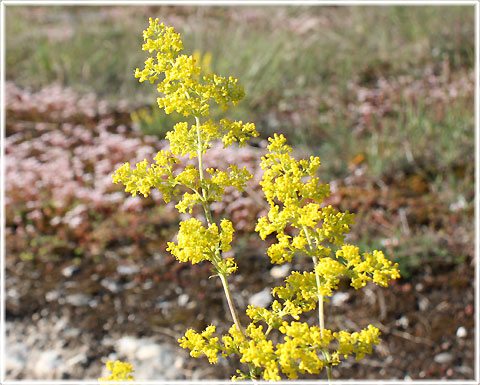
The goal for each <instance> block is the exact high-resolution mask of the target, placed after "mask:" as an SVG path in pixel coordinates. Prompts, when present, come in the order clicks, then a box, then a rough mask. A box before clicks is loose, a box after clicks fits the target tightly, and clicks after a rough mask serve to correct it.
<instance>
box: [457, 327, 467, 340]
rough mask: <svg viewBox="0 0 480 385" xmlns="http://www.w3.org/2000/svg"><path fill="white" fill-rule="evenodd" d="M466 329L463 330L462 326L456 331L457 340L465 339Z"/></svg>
mask: <svg viewBox="0 0 480 385" xmlns="http://www.w3.org/2000/svg"><path fill="white" fill-rule="evenodd" d="M467 334H468V333H467V329H465V328H464V327H463V326H460V327H459V328H458V329H457V337H458V338H465V337H466V336H467Z"/></svg>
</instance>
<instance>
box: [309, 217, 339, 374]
mask: <svg viewBox="0 0 480 385" xmlns="http://www.w3.org/2000/svg"><path fill="white" fill-rule="evenodd" d="M303 232H304V233H305V237H306V238H307V242H308V246H309V247H310V251H312V252H313V251H314V248H313V243H312V241H311V239H310V234H309V233H308V230H307V228H306V227H305V226H303ZM312 259H313V271H314V272H315V281H316V282H317V290H318V322H319V325H320V332H321V333H322V336H323V331H324V330H325V318H324V315H323V295H322V294H320V276H319V275H318V273H317V264H318V260H317V257H316V256H315V255H313V256H312ZM322 353H323V356H324V357H325V360H326V361H327V362H329V361H330V354H329V353H328V350H327V349H326V348H323V349H322ZM326 367H327V377H328V381H329V382H330V381H333V376H332V367H331V366H330V365H326Z"/></svg>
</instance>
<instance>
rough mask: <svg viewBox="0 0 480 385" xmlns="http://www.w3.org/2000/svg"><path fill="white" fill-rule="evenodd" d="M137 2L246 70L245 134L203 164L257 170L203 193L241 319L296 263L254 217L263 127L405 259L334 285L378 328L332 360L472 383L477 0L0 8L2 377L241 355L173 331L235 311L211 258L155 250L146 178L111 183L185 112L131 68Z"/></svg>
mask: <svg viewBox="0 0 480 385" xmlns="http://www.w3.org/2000/svg"><path fill="white" fill-rule="evenodd" d="M148 17H153V18H155V17H158V18H159V19H160V20H162V21H164V22H165V23H166V24H168V25H171V26H174V27H175V28H176V30H177V31H178V32H180V33H181V34H182V37H183V41H184V45H185V51H186V53H189V54H194V55H195V57H196V58H197V59H198V60H199V61H200V62H201V63H202V65H203V66H204V67H205V68H209V69H210V70H211V71H213V72H216V73H218V74H220V75H227V76H229V75H232V76H235V77H237V78H238V79H239V82H240V84H242V85H243V86H244V87H245V93H246V97H245V99H244V100H243V101H242V102H241V103H240V105H239V106H238V108H235V109H232V110H231V111H228V112H227V115H226V116H228V117H230V118H233V119H241V120H243V121H251V122H254V123H255V124H256V126H257V130H258V131H259V133H260V138H258V140H255V141H252V143H251V145H250V146H247V147H246V148H242V149H241V150H238V149H235V148H232V149H229V150H221V147H214V148H213V149H212V150H211V151H210V152H209V154H208V156H207V159H206V165H207V166H208V165H209V164H210V165H215V166H221V165H222V164H229V163H237V164H239V165H240V166H247V167H248V168H249V170H250V171H251V172H252V173H253V174H254V179H253V181H252V184H251V185H250V186H249V188H248V189H247V191H246V193H245V194H244V195H243V196H238V195H235V194H234V193H229V194H226V196H225V202H223V203H222V204H217V205H215V206H214V210H215V213H216V214H217V215H218V217H220V216H226V217H228V218H230V219H232V220H233V223H234V226H235V227H236V230H237V231H236V233H235V234H236V235H235V246H234V253H235V255H236V258H237V263H238V265H239V271H238V273H237V274H235V275H232V276H230V278H229V279H230V284H231V288H232V291H233V293H234V300H235V301H236V303H237V305H238V307H239V309H240V313H241V314H242V316H243V319H244V321H246V319H245V316H244V311H243V309H245V308H246V306H247V304H249V303H254V304H257V305H261V306H268V305H269V303H270V302H271V297H270V294H269V289H270V288H271V287H273V286H280V285H281V284H282V282H283V279H284V278H285V276H286V275H287V273H288V271H289V270H290V269H311V262H310V261H308V260H305V259H302V258H301V257H300V256H299V257H298V258H296V259H294V261H293V262H292V263H291V264H287V265H286V266H283V265H281V266H272V265H271V264H270V263H269V259H268V257H267V256H266V255H265V252H264V251H265V249H266V247H267V246H268V242H266V243H265V242H262V241H261V240H260V238H259V237H258V235H257V234H256V233H255V232H254V231H253V228H254V224H255V220H256V218H258V216H260V215H263V214H264V213H265V209H266V204H265V203H264V201H263V195H262V193H261V191H260V190H259V188H258V181H259V180H260V179H261V177H262V172H261V170H260V169H259V157H260V156H261V155H262V154H263V153H264V151H265V150H264V148H265V143H266V138H267V137H268V136H270V135H272V134H273V133H274V132H278V133H283V134H284V135H285V136H286V137H287V139H288V141H289V143H290V144H291V145H292V146H293V147H294V149H295V155H297V156H298V157H302V156H306V157H308V156H310V155H316V156H319V157H320V159H321V160H322V164H323V165H322V168H321V169H320V173H319V177H320V179H321V180H322V181H323V182H324V183H330V185H331V189H332V195H331V196H330V197H329V198H328V200H327V202H326V203H328V204H332V205H333V206H334V207H336V208H338V209H340V210H349V211H351V212H354V213H355V214H356V225H355V226H353V231H352V233H351V234H350V235H349V238H348V241H349V242H353V243H356V244H358V245H359V246H360V248H361V251H370V250H372V249H382V250H384V251H385V253H386V254H387V256H388V257H389V258H390V259H392V260H393V261H395V262H398V263H399V264H400V268H401V272H402V279H400V280H398V281H396V282H394V283H392V284H391V286H390V287H389V288H383V289H382V288H378V287H375V286H367V287H366V288H365V289H363V290H359V291H358V292H356V291H355V290H353V289H352V288H350V287H349V286H348V283H347V282H341V284H340V288H339V293H338V294H336V295H335V296H334V297H332V299H331V301H330V303H329V304H327V305H326V310H325V312H326V326H327V327H328V328H331V329H336V330H338V329H348V330H350V331H355V330H359V329H361V328H364V327H366V326H367V325H368V324H369V323H372V324H374V325H376V326H377V327H379V328H380V330H381V332H382V339H383V340H382V343H381V344H380V345H379V346H378V347H377V348H376V349H375V351H374V353H373V354H372V355H370V356H368V357H367V358H365V359H364V360H362V361H360V362H356V361H355V360H354V358H353V357H352V358H349V359H348V360H346V362H345V363H343V364H342V365H341V366H339V367H338V368H334V377H335V378H345V379H399V380H403V379H415V380H418V379H429V380H432V379H473V378H474V370H473V368H474V366H473V362H474V361H473V360H474V339H473V337H474V307H473V306H474V268H475V264H474V151H475V147H474V106H473V97H474V8H473V6H415V7H407V6H371V7H367V6H285V7H281V6H278V5H276V6H274V7H273V6H272V7H267V6H263V7H262V6H241V7H240V6H223V7H219V6H216V7H212V6H192V5H190V6H141V5H139V6H123V7H119V6H111V7H100V6H63V7H62V6H43V7H42V6H37V7H33V6H13V5H8V6H7V7H6V17H5V20H6V57H5V60H6V77H7V83H6V92H5V95H6V100H5V105H6V138H5V151H6V156H5V160H6V164H5V171H6V174H5V202H6V207H5V210H6V216H5V218H6V229H5V230H6V261H5V262H6V282H5V293H6V333H7V337H6V341H7V343H6V357H5V358H4V360H5V364H6V376H7V379H9V380H14V379H27V378H28V379H38V380H40V379H83V380H87V379H95V378H97V377H99V376H101V375H102V374H105V373H104V372H103V366H104V363H105V362H106V361H107V360H108V359H121V360H127V361H129V362H131V363H132V364H134V366H135V368H136V373H137V376H136V378H137V379H149V380H165V379H170V380H175V379H178V380H185V379H225V378H229V377H230V376H231V375H233V374H235V369H236V365H237V363H236V362H235V361H234V360H230V359H228V360H227V359H224V360H221V361H220V363H219V364H218V365H216V366H211V365H209V364H208V361H207V360H206V359H205V358H198V359H195V358H190V357H189V356H188V352H187V351H185V350H183V349H181V348H180V347H178V344H177V342H176V339H178V338H179V337H181V336H182V335H183V333H184V332H185V330H186V329H187V328H192V327H193V328H196V329H197V330H198V329H199V328H204V327H205V326H207V325H208V324H212V323H213V324H216V325H217V328H218V330H220V331H221V332H223V331H226V330H227V329H228V328H229V326H230V325H231V319H230V317H229V314H228V311H227V310H226V305H225V303H224V300H223V291H222V288H221V284H220V282H217V280H214V279H208V278H209V276H210V275H211V271H210V268H209V266H208V265H203V264H200V265H195V266H192V265H190V264H180V263H178V262H176V261H175V260H174V258H173V257H172V256H171V255H170V254H169V253H167V252H166V251H165V248H166V242H168V241H171V240H172V239H174V237H175V234H176V231H177V228H178V223H179V221H180V220H182V219H183V217H179V216H178V213H177V212H176V210H175V209H174V204H168V205H165V204H164V203H163V201H162V200H161V197H160V196H159V194H156V193H154V194H152V196H151V197H149V198H148V199H145V198H140V197H136V198H133V197H131V196H129V195H127V194H126V193H124V192H123V188H122V186H118V185H113V184H112V183H111V174H112V173H113V171H114V170H115V169H116V168H118V167H119V166H120V165H121V164H122V163H123V162H126V161H128V162H130V163H131V164H132V163H135V162H136V161H141V160H143V159H144V158H146V159H149V160H151V159H152V158H153V157H154V155H155V154H156V152H158V151H159V150H160V149H162V148H164V147H165V146H166V144H165V142H164V141H163V137H164V134H165V133H166V132H167V131H168V130H170V129H171V128H172V126H173V124H175V123H176V122H177V121H180V120H181V117H179V116H176V115H174V114H172V115H169V116H167V115H165V114H164V113H163V111H161V110H159V109H158V108H157V107H156V102H155V99H156V96H155V93H156V91H155V87H153V86H150V85H149V84H139V83H138V82H137V80H136V79H134V76H133V72H134V69H135V68H137V67H142V66H143V62H144V60H145V58H146V54H145V53H144V52H143V51H142V50H141V44H142V31H143V29H145V28H146V27H147V25H148ZM222 114H224V113H222V112H221V111H213V115H214V116H215V117H220V116H223V115H222ZM269 241H272V240H269ZM314 316H315V314H314V315H312V316H311V317H312V318H311V321H312V322H315V321H314ZM305 378H309V379H312V378H315V377H312V376H310V377H308V376H305ZM321 378H322V379H325V378H326V375H325V373H322V374H321Z"/></svg>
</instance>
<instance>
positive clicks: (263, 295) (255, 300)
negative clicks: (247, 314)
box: [248, 288, 273, 307]
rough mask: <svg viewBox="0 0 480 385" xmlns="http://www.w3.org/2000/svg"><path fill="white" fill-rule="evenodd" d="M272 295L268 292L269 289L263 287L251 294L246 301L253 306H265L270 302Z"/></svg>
mask: <svg viewBox="0 0 480 385" xmlns="http://www.w3.org/2000/svg"><path fill="white" fill-rule="evenodd" d="M272 299H273V297H272V295H271V294H270V290H269V289H267V288H265V289H263V290H262V291H260V292H258V293H256V294H254V295H252V296H251V297H250V298H249V299H248V303H249V304H250V305H253V306H258V307H267V306H268V305H270V304H271V303H272Z"/></svg>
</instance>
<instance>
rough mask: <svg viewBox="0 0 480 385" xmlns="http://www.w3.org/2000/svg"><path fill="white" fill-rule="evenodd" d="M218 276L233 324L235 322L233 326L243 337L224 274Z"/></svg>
mask: <svg viewBox="0 0 480 385" xmlns="http://www.w3.org/2000/svg"><path fill="white" fill-rule="evenodd" d="M218 276H219V277H220V280H221V281H222V284H223V291H224V292H225V297H227V303H228V307H229V308H230V313H231V314H232V318H233V322H235V326H236V327H237V329H238V330H239V332H240V333H242V336H243V337H245V333H244V332H243V328H242V325H241V323H240V319H239V318H238V314H237V310H236V309H235V306H234V305H233V299H232V294H231V293H230V288H229V286H228V282H227V278H226V277H225V275H224V274H219V275H218Z"/></svg>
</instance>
